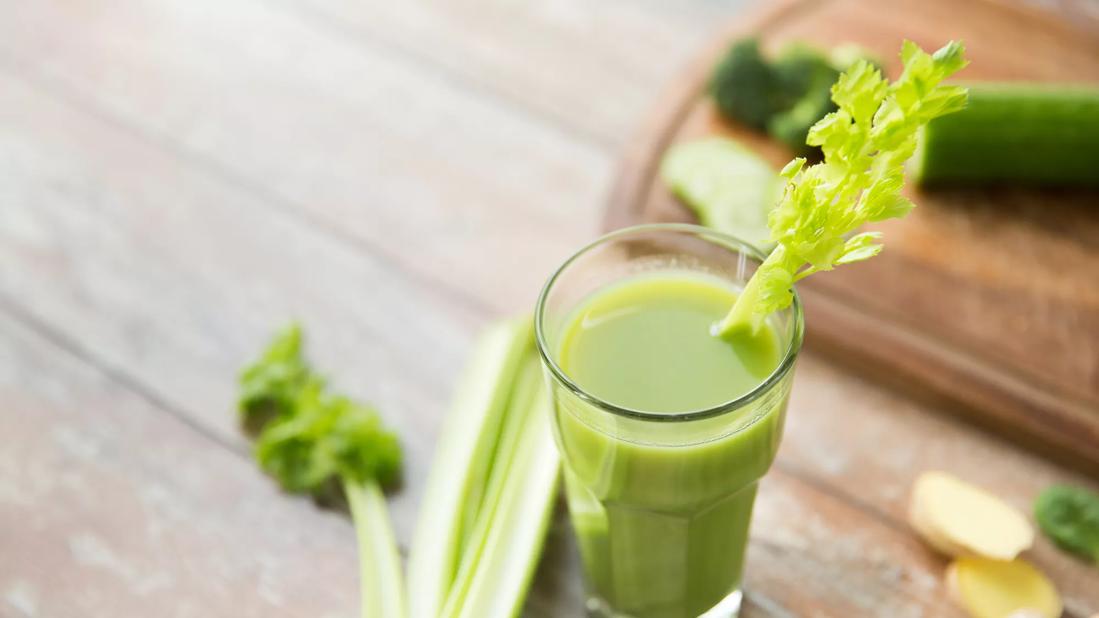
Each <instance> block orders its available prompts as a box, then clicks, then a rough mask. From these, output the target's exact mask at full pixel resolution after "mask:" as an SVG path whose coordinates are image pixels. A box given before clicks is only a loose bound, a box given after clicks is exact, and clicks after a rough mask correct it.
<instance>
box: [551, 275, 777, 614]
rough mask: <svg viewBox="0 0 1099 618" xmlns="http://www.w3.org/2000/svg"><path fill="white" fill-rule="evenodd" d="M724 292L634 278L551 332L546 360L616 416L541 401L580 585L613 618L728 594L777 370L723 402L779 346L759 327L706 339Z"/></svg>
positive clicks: (766, 364)
mask: <svg viewBox="0 0 1099 618" xmlns="http://www.w3.org/2000/svg"><path fill="white" fill-rule="evenodd" d="M736 294H737V290H736V289H735V288H733V287H732V286H731V285H730V284H729V283H728V282H726V281H723V280H722V279H719V278H717V277H715V276H711V275H707V274H704V273H699V272H691V271H677V270H671V271H659V272H653V273H648V274H643V275H636V276H633V277H630V278H627V279H624V280H621V281H619V282H618V283H616V284H614V285H611V286H609V287H606V288H603V289H601V290H598V291H596V292H595V293H594V294H592V295H591V296H589V297H588V298H587V299H586V300H584V301H582V302H581V303H580V304H579V306H578V307H577V308H576V309H575V310H574V311H573V313H572V315H571V316H570V317H569V318H567V319H566V320H565V321H564V325H563V326H562V328H561V330H560V334H559V336H558V337H557V362H558V365H559V367H560V369H561V370H562V371H563V372H564V373H565V375H567V376H568V377H569V379H570V380H571V381H572V382H573V383H574V385H575V386H576V387H578V388H579V389H580V390H581V391H583V392H584V393H586V394H587V395H588V396H590V397H591V398H593V399H595V400H598V401H599V402H601V403H602V404H610V406H613V407H617V408H621V409H622V410H621V411H620V412H619V413H614V414H611V413H608V412H607V411H606V410H604V409H600V408H599V407H597V406H596V405H593V403H592V401H591V400H589V399H585V398H584V397H579V396H576V395H575V394H574V393H567V392H562V389H561V388H558V390H557V391H556V392H555V393H554V400H555V413H556V419H555V420H556V422H555V427H556V431H557V439H558V442H559V445H560V447H561V450H562V452H563V454H564V461H565V478H566V490H567V496H568V500H569V508H570V512H571V516H572V518H573V524H574V528H575V530H576V532H577V536H578V539H579V545H580V550H581V554H582V558H583V560H584V563H585V570H586V573H587V578H588V584H589V587H590V590H591V593H592V595H593V597H594V598H596V599H598V603H600V604H602V605H604V606H605V607H608V608H613V611H614V612H616V615H620V614H625V615H628V616H635V617H638V618H693V617H695V616H698V615H700V614H703V613H705V612H706V611H707V610H710V609H711V608H713V607H714V606H715V605H718V604H719V603H721V602H722V601H723V599H726V598H727V597H729V596H730V595H733V594H737V593H738V591H739V588H740V583H741V575H742V567H743V564H744V552H745V548H746V544H747V536H748V523H749V520H750V518H751V513H752V503H753V501H754V499H755V495H756V486H757V482H758V480H759V479H760V478H761V477H762V476H763V475H764V473H765V472H766V471H767V469H768V468H769V467H770V465H771V462H772V461H773V460H774V457H775V452H776V450H777V449H778V445H779V440H780V438H781V435H782V426H783V418H784V415H785V406H786V399H787V394H788V392H789V383H788V382H789V380H788V378H789V376H790V375H791V374H786V375H784V376H782V377H781V378H780V379H779V383H778V384H777V385H775V386H772V387H768V388H767V389H763V390H764V392H763V393H762V394H761V395H760V396H758V397H751V398H745V399H750V400H751V401H743V400H742V401H739V402H736V401H735V400H738V398H741V397H743V396H744V395H746V394H748V393H750V392H752V391H753V390H755V389H756V388H757V387H759V386H760V385H761V384H763V383H764V382H765V381H767V380H768V379H769V378H770V376H772V374H774V373H775V370H776V368H777V367H778V365H779V363H780V362H781V360H782V358H783V354H784V352H785V349H784V348H783V346H782V345H781V344H780V337H779V336H778V335H777V334H776V330H775V328H774V326H773V325H771V324H768V325H767V326H766V327H765V328H762V329H760V332H759V333H758V334H757V335H753V336H747V337H742V338H740V339H739V340H737V341H735V342H733V343H730V342H728V341H725V340H723V339H720V338H718V337H715V336H712V335H711V334H710V327H711V325H713V324H714V323H715V322H717V321H719V320H720V319H721V318H722V317H723V316H724V315H725V313H726V312H727V311H728V310H729V308H730V307H732V305H733V301H734V300H735V299H736ZM717 611H719V610H715V612H717Z"/></svg>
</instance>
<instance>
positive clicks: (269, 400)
mask: <svg viewBox="0 0 1099 618" xmlns="http://www.w3.org/2000/svg"><path fill="white" fill-rule="evenodd" d="M301 340H302V337H301V326H299V325H298V324H297V323H292V324H290V325H288V326H286V327H285V328H283V329H282V330H281V331H279V333H278V334H276V335H275V337H274V339H272V340H271V343H270V344H269V345H268V347H267V350H266V351H264V353H263V355H262V356H260V358H259V359H257V360H256V361H255V362H253V363H252V364H250V365H248V366H247V367H245V368H244V370H243V371H241V373H240V398H239V400H238V402H237V407H238V409H239V410H240V419H241V424H242V425H243V426H244V427H245V428H246V429H247V430H248V431H249V433H255V432H258V431H259V430H260V429H262V428H263V426H264V425H266V424H267V423H268V422H270V421H271V420H272V419H273V418H275V417H277V416H282V415H284V414H286V413H288V412H289V411H290V410H292V409H293V405H294V399H295V398H296V397H297V396H298V391H300V390H301V388H302V387H303V386H305V383H306V382H307V381H308V380H309V379H310V371H309V367H308V365H307V364H306V362H305V360H304V359H303V358H302V355H301Z"/></svg>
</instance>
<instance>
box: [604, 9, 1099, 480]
mask: <svg viewBox="0 0 1099 618" xmlns="http://www.w3.org/2000/svg"><path fill="white" fill-rule="evenodd" d="M746 35H752V36H756V37H758V38H759V39H760V41H761V43H762V45H763V47H764V48H765V49H767V50H771V51H773V50H775V49H776V48H778V47H781V46H782V45H783V44H784V43H786V42H789V41H794V40H799V41H808V42H810V43H813V44H817V45H821V46H833V45H836V44H839V43H844V42H854V43H858V44H860V45H863V46H865V47H867V48H868V49H870V50H872V51H873V52H875V53H876V54H878V55H879V57H880V58H882V59H883V60H885V61H886V69H887V72H889V73H890V74H891V76H894V77H895V76H896V74H897V72H898V70H899V60H898V59H897V51H898V50H899V49H900V45H901V42H902V40H903V39H905V38H909V39H912V40H914V41H915V42H917V43H918V44H920V45H921V46H923V47H924V48H925V49H933V48H937V47H939V46H940V45H942V44H943V43H944V42H946V41H947V40H949V39H961V40H963V41H965V43H966V46H967V49H968V52H967V55H968V57H969V58H970V59H971V61H972V64H971V65H970V67H969V68H967V69H966V70H965V72H964V73H963V74H962V76H961V77H962V78H963V79H968V80H1029V81H1046V82H1067V81H1076V82H1079V81H1086V82H1099V26H1097V25H1096V24H1095V23H1094V22H1087V21H1079V20H1078V21H1076V22H1073V21H1072V20H1067V19H1059V18H1057V17H1056V16H1053V15H1051V14H1046V13H1038V12H1033V11H1031V10H1028V9H1024V8H1021V7H1018V6H1015V5H1010V4H1006V3H1001V2H998V1H993V0H969V1H965V0H883V1H878V2H866V1H865V0H815V1H810V0H792V1H786V2H779V3H776V4H771V5H768V6H767V7H766V8H765V9H764V10H763V11H760V12H758V13H755V14H753V15H749V16H747V17H745V18H742V19H740V20H738V22H737V23H735V24H733V27H732V28H730V29H729V30H728V31H726V32H724V33H723V34H722V36H720V37H717V38H716V39H715V40H714V41H713V42H712V44H710V45H709V46H707V47H706V49H705V51H704V52H703V53H701V54H700V55H699V57H698V58H697V59H696V60H695V61H694V62H693V63H691V64H690V65H689V66H688V67H687V69H686V70H685V71H684V72H683V74H682V76H681V78H680V79H679V81H677V82H676V83H674V84H672V87H671V88H670V89H669V90H668V91H667V92H666V93H665V95H664V96H663V97H662V98H661V99H660V102H659V104H658V105H657V106H656V109H655V113H654V115H653V116H652V118H651V119H650V121H649V122H648V123H646V124H645V126H644V127H643V130H642V131H641V132H640V133H639V134H638V135H637V136H636V138H635V139H634V141H633V142H632V143H631V144H629V145H628V147H627V148H626V150H625V154H624V158H623V161H622V164H621V167H620V170H619V175H618V178H617V182H616V184H615V189H614V191H613V192H612V195H611V197H610V202H609V205H608V210H607V213H606V218H605V228H606V229H608V230H610V229H616V228H619V227H624V226H627V225H632V224H636V223H642V222H654V221H692V220H693V215H692V214H691V213H690V212H689V211H688V210H687V209H686V208H684V207H683V206H682V205H681V204H680V203H678V202H677V201H676V200H675V198H674V197H673V196H672V195H671V194H670V193H669V192H668V191H667V189H666V188H665V187H664V186H663V183H662V182H660V180H659V178H657V170H658V168H659V162H660V159H661V157H662V155H663V153H664V152H665V151H666V150H667V148H668V147H669V146H670V145H671V144H673V143H676V142H679V141H685V140H690V139H694V138H698V137H700V136H704V135H715V134H717V135H728V136H732V137H735V138H737V139H740V140H742V141H743V142H745V143H747V144H749V145H750V146H752V147H753V148H755V149H756V150H757V151H758V152H759V153H760V154H761V155H762V156H764V157H765V158H766V159H768V160H769V161H771V163H772V164H774V165H775V166H776V167H778V166H781V165H782V164H783V163H785V162H786V161H788V160H789V158H790V157H791V153H790V152H788V151H787V150H785V149H784V148H783V147H782V146H780V145H778V144H776V143H775V142H772V141H770V140H768V139H767V138H766V137H764V136H761V135H759V134H756V133H753V132H751V131H750V130H747V129H745V128H743V127H738V126H735V125H733V124H731V123H729V122H727V121H725V120H723V119H722V118H720V117H719V115H718V114H717V113H716V112H715V110H714V109H713V107H712V105H711V103H710V102H709V100H708V99H707V98H706V96H705V84H706V80H707V78H708V76H709V73H710V71H711V69H712V67H713V65H714V63H715V61H716V60H717V58H719V57H720V55H721V54H722V53H723V52H724V51H725V50H726V49H727V47H728V45H729V43H730V42H731V41H733V40H735V39H737V38H740V37H742V36H746ZM1096 173H1097V174H1099V167H1097V171H1096ZM910 196H911V197H912V198H913V199H914V200H915V201H916V202H917V204H919V205H920V207H919V208H917V209H916V211H914V212H913V214H911V215H910V216H909V217H907V218H905V219H903V220H900V221H890V222H887V223H884V224H881V225H879V226H877V228H878V229H880V230H881V231H882V232H884V233H885V235H886V251H885V252H883V254H882V255H880V256H878V257H877V258H875V259H873V260H870V261H868V262H865V263H862V264H857V265H851V266H845V267H844V268H842V269H838V270H836V271H835V272H832V273H829V274H827V275H823V276H818V277H812V278H809V279H807V280H806V281H805V282H803V283H802V284H799V292H800V293H801V295H802V296H803V298H804V300H805V305H806V312H807V315H808V318H807V321H808V324H809V328H808V335H809V345H811V346H812V347H813V348H814V349H816V350H819V351H822V352H825V353H828V354H832V355H835V356H836V357H837V358H841V359H843V360H844V361H846V362H849V363H851V364H852V365H853V366H854V367H856V368H858V369H859V370H860V371H863V372H866V373H867V374H868V375H870V376H872V377H874V378H876V379H881V380H886V381H889V382H890V383H893V384H895V385H899V386H903V387H905V388H907V389H909V390H914V391H918V392H919V393H921V394H927V395H931V396H933V397H935V398H936V399H939V400H941V401H943V402H944V403H945V404H946V405H945V406H944V407H945V408H946V409H949V410H955V411H957V412H959V413H963V414H967V415H969V416H970V417H971V418H973V419H975V420H978V421H980V422H983V423H985V424H987V425H989V426H992V427H995V428H996V429H998V430H1000V431H1003V432H1006V433H1008V434H1010V435H1012V436H1014V437H1016V438H1018V439H1020V440H1021V441H1023V442H1025V443H1027V444H1029V445H1031V446H1032V447H1034V448H1038V449H1039V450H1042V451H1044V452H1046V453H1047V454H1050V455H1053V456H1057V457H1058V458H1059V459H1061V460H1063V461H1067V462H1069V463H1073V464H1076V465H1078V466H1080V467H1083V468H1085V469H1087V470H1089V471H1091V472H1093V473H1097V474H1099V193H1095V192H1076V193H1070V192H1053V191H1046V192H1040V191H1023V190H1011V189H998V190H980V191H977V190H968V191H967V190H951V191H937V192H934V193H932V192H919V191H915V190H911V191H910Z"/></svg>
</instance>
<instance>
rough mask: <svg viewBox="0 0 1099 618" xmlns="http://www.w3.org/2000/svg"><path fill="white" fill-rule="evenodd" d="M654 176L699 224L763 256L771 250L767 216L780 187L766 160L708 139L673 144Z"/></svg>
mask: <svg viewBox="0 0 1099 618" xmlns="http://www.w3.org/2000/svg"><path fill="white" fill-rule="evenodd" d="M660 176H661V178H662V179H663V180H664V182H665V183H666V184H667V185H668V188H670V189H671V190H672V193H674V194H675V195H676V197H678V198H679V199H680V200H682V201H683V202H684V203H685V204H686V205H687V206H688V207H690V209H691V210H693V211H694V212H695V214H697V215H698V218H699V220H700V221H701V223H702V225H705V226H707V227H711V228H714V229H716V230H718V231H721V232H725V233H727V234H731V235H733V236H736V237H737V238H739V239H741V240H743V241H745V242H747V243H748V244H750V245H752V246H754V247H756V248H757V249H760V250H761V251H763V252H765V253H766V252H769V251H770V250H771V249H773V248H774V243H773V242H771V240H770V236H771V230H770V229H768V227H767V214H768V213H769V212H770V211H771V208H772V207H773V206H774V205H775V204H776V203H777V202H778V198H779V196H781V194H782V188H783V183H782V182H780V180H779V177H778V174H777V173H775V171H774V170H773V169H771V166H770V165H768V163H767V162H766V161H764V160H763V159H761V158H759V157H758V156H757V155H756V154H755V153H753V152H752V151H751V150H748V148H746V147H744V146H742V145H741V144H740V143H739V142H736V141H733V140H731V139H728V138H724V137H708V138H703V139H700V140H697V141H693V142H684V143H681V144H676V145H675V146H672V148H671V149H670V150H668V152H667V153H665V154H664V159H663V161H661V165H660Z"/></svg>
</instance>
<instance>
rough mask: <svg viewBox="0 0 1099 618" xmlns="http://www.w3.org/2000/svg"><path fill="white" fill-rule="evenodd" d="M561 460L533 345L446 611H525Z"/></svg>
mask: <svg viewBox="0 0 1099 618" xmlns="http://www.w3.org/2000/svg"><path fill="white" fill-rule="evenodd" d="M558 467H559V460H558V454H557V448H556V447H555V446H554V444H553V436H552V433H551V430H550V424H549V395H548V393H547V392H546V389H545V384H544V381H543V379H542V371H541V364H540V362H539V360H538V358H537V355H535V354H534V353H533V351H532V352H530V353H528V355H527V359H526V360H525V362H524V366H523V369H522V373H521V375H520V376H519V378H518V381H517V383H516V387H515V391H514V395H513V396H512V399H511V402H510V403H509V406H508V413H507V420H506V425H505V428H504V433H503V434H502V436H501V440H500V448H499V449H498V451H497V455H496V458H495V460H494V462H493V474H492V479H491V481H490V483H489V487H488V491H487V493H486V499H485V508H484V509H483V510H482V511H481V517H480V519H479V520H478V522H477V527H476V528H475V530H474V532H473V536H472V537H471V539H470V542H469V545H468V549H467V551H466V553H465V554H463V556H462V562H461V566H460V568H459V570H458V575H457V578H456V580H455V583H454V586H453V588H452V589H451V593H450V596H449V597H448V598H447V603H446V605H445V607H444V609H443V612H442V614H440V616H442V617H443V618H508V617H510V616H514V615H515V614H516V613H518V611H519V609H520V607H521V606H522V601H523V599H524V597H525V596H526V594H525V593H526V590H527V586H528V585H529V583H530V579H531V577H532V576H533V573H534V568H535V565H536V564H537V562H538V558H539V556H540V555H541V551H540V550H541V547H542V544H543V541H544V538H545V533H546V527H547V525H548V522H549V514H550V513H551V511H552V506H553V503H554V497H555V496H556V484H557V475H558V472H557V471H558Z"/></svg>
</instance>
